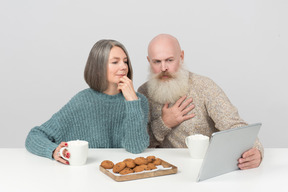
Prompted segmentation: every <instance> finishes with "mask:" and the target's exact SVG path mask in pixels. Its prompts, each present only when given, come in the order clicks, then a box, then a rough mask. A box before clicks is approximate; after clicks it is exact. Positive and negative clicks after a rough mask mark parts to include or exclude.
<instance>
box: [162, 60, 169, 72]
mask: <svg viewBox="0 0 288 192" xmlns="http://www.w3.org/2000/svg"><path fill="white" fill-rule="evenodd" d="M167 70H168V66H167V64H166V62H162V63H161V71H167Z"/></svg>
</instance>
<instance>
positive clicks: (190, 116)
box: [138, 34, 263, 169]
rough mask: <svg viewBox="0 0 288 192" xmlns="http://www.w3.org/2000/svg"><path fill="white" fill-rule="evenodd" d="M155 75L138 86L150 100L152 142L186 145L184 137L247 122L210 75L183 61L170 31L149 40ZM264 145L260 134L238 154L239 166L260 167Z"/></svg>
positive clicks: (154, 143)
mask: <svg viewBox="0 0 288 192" xmlns="http://www.w3.org/2000/svg"><path fill="white" fill-rule="evenodd" d="M147 59H148V62H149V63H150V69H151V72H150V76H149V80H148V82H146V83H144V84H143V85H142V86H141V87H139V89H138V91H139V92H140V93H142V94H144V95H145V96H146V97H147V98H148V100H149V105H150V120H149V124H148V126H149V128H148V131H149V134H150V147H165V148H168V147H169V148H171V147H186V145H185V141H184V140H185V137H187V136H189V135H192V134H203V135H207V136H209V137H210V136H211V134H212V133H213V132H215V131H219V130H225V129H230V128H234V127H239V126H245V125H247V123H246V122H245V121H243V120H242V119H241V118H240V117H239V114H238V111H237V109H236V108H235V107H234V106H233V105H232V104H231V102H230V101H229V99H228V98H227V96H226V95H225V93H224V92H223V91H222V89H221V88H220V87H218V86H217V85H216V84H215V83H214V82H213V81H212V80H211V79H209V78H207V77H204V76H201V75H198V74H195V73H191V72H189V71H187V70H186V69H185V68H184V67H183V61H184V51H183V50H181V47H180V44H179V42H178V40H177V39H176V38H175V37H173V36H171V35H168V34H160V35H158V36H156V37H155V38H153V39H152V40H151V42H150V44H149V46H148V56H147ZM262 156H263V147H262V145H261V143H260V142H259V141H258V140H257V141H256V142H255V145H254V147H253V148H252V149H250V150H248V151H246V152H244V153H243V154H242V157H241V158H240V159H239V163H238V167H239V168H240V169H250V168H255V167H258V166H259V165H260V163H261V160H262Z"/></svg>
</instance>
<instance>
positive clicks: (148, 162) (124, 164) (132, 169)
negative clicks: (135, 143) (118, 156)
mask: <svg viewBox="0 0 288 192" xmlns="http://www.w3.org/2000/svg"><path fill="white" fill-rule="evenodd" d="M157 165H161V159H159V158H156V157H155V156H148V157H146V158H144V157H137V158H135V159H125V160H124V161H121V162H118V163H116V164H114V163H113V162H112V161H110V160H105V161H102V163H101V166H102V167H103V168H105V169H113V172H114V173H119V174H121V175H127V174H129V173H137V172H142V171H145V170H153V169H157V167H156V166H157Z"/></svg>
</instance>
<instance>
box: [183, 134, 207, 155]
mask: <svg viewBox="0 0 288 192" xmlns="http://www.w3.org/2000/svg"><path fill="white" fill-rule="evenodd" d="M185 143H186V145H187V147H188V149H189V153H190V155H191V157H192V158H194V159H203V158H204V156H205V154H206V151H207V148H208V145H209V137H208V136H206V135H202V134H195V135H190V136H188V137H186V138H185Z"/></svg>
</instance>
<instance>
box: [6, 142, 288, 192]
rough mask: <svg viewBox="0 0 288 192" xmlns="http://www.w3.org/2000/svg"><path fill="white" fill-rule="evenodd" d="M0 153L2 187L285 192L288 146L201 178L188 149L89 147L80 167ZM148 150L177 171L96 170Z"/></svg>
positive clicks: (22, 152) (11, 190)
mask: <svg viewBox="0 0 288 192" xmlns="http://www.w3.org/2000/svg"><path fill="white" fill-rule="evenodd" d="M0 152H1V158H0V192H16V191H17V192H26V191H27V192H34V191H35V192H36V191H37V192H39V191H41V192H45V191H52V192H53V191H67V192H68V191H69V192H74V191H79V192H80V191H81V192H82V191H85V192H86V191H125V192H127V191H135V192H138V191H150V190H152V191H159V190H160V191H161V192H164V191H176V192H180V190H181V191H182V190H187V191H193V192H199V191H210V192H213V191H221V192H222V191H229V192H230V191H233V192H237V191H239V192H246V191H261V190H263V191H264V190H265V191H267V190H274V191H288V190H287V186H286V185H287V182H288V148H277V149H275V148H273V149H272V148H271V149H269V148H268V149H265V157H264V160H263V162H262V164H261V166H260V167H259V168H256V169H250V170H245V171H241V170H237V171H233V172H230V173H227V174H224V175H221V176H217V177H214V178H211V179H208V180H205V181H202V182H195V180H196V177H197V175H198V171H199V169H200V166H201V163H202V161H201V160H193V159H191V158H190V157H189V154H188V150H187V149H147V150H145V151H144V152H143V153H141V154H136V155H135V154H131V153H129V152H126V151H125V150H124V149H90V150H89V158H88V160H87V164H86V165H84V166H78V167H77V166H67V165H63V164H60V163H58V162H56V161H52V160H50V159H47V158H43V157H38V156H35V155H33V154H31V153H29V152H27V151H26V149H13V148H10V149H7V148H0ZM149 155H155V156H157V157H160V158H162V159H163V160H166V161H167V162H169V163H171V164H173V165H175V166H177V167H178V173H176V174H173V175H167V176H159V177H153V178H146V179H140V180H132V181H125V182H116V181H114V180H112V179H111V178H110V177H108V176H107V175H105V174H104V173H102V172H100V170H99V165H100V163H101V162H102V161H103V160H105V159H109V160H112V161H113V162H117V161H122V160H124V159H125V158H135V157H139V156H143V157H146V156H149ZM215 166H217V165H215Z"/></svg>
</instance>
